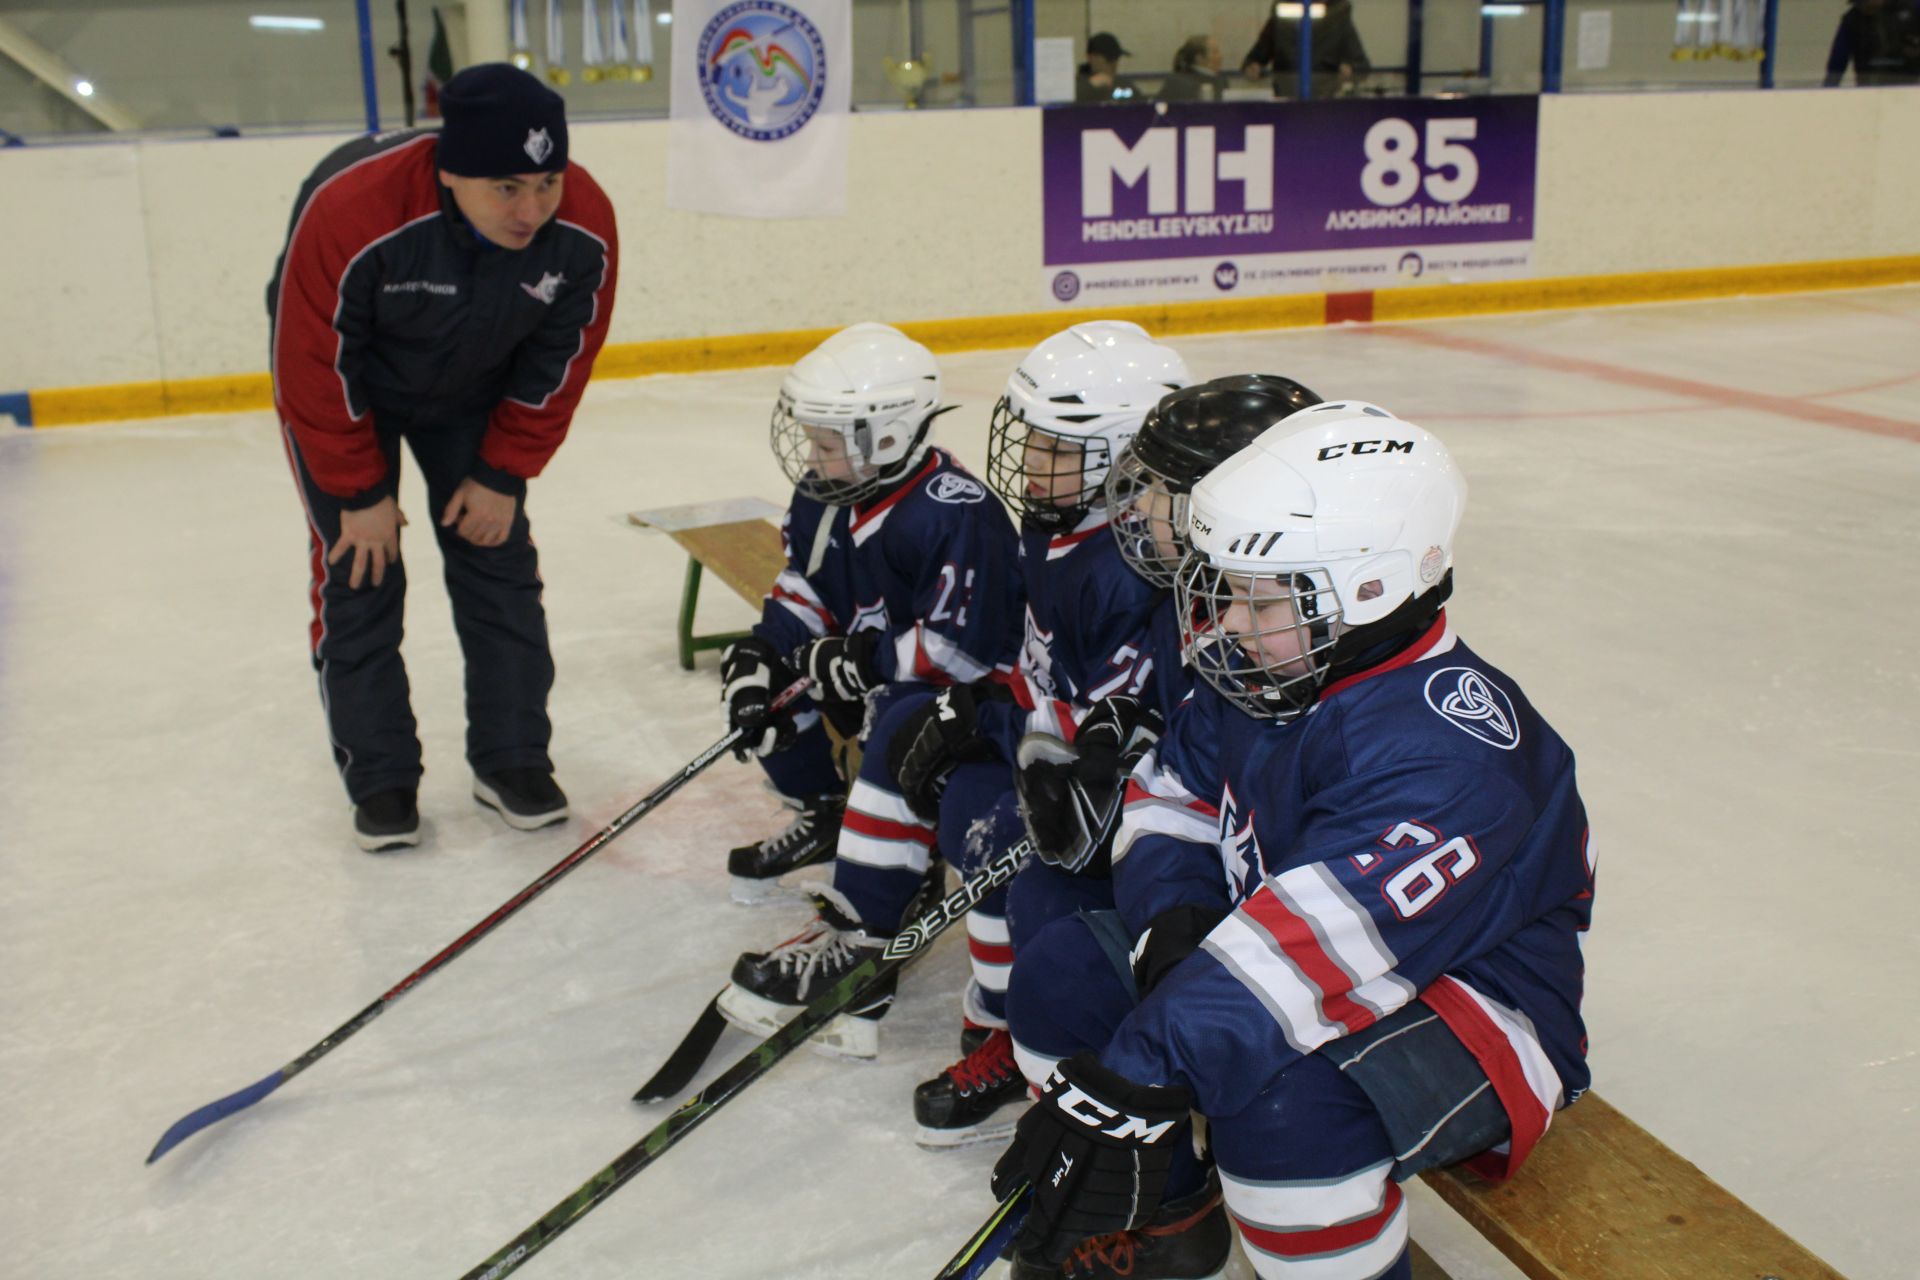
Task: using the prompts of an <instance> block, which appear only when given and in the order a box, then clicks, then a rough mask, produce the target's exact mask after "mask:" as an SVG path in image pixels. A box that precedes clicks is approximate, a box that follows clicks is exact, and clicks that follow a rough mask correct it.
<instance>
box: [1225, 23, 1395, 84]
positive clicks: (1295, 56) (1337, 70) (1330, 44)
mask: <svg viewBox="0 0 1920 1280" xmlns="http://www.w3.org/2000/svg"><path fill="white" fill-rule="evenodd" d="M1300 7H1301V6H1300V4H1299V3H1298V2H1297V0H1285V2H1284V3H1277V4H1275V5H1274V6H1273V14H1272V16H1271V17H1269V18H1268V19H1267V25H1265V26H1264V27H1262V28H1260V38H1259V39H1258V40H1255V41H1254V42H1253V48H1251V49H1249V50H1247V56H1246V57H1245V58H1244V59H1243V60H1242V61H1243V62H1244V63H1245V65H1244V66H1243V67H1242V68H1241V71H1242V72H1243V73H1244V74H1245V75H1246V77H1247V78H1248V79H1250V80H1257V79H1259V78H1260V76H1261V75H1263V74H1264V73H1265V72H1266V70H1267V68H1269V67H1271V68H1272V69H1273V96H1274V97H1276V98H1290V97H1292V96H1294V90H1295V88H1296V87H1297V86H1298V84H1299V75H1300V73H1299V68H1300V17H1299V14H1300ZM1313 7H1314V8H1315V9H1318V8H1320V5H1319V4H1317V3H1316V4H1314V5H1313ZM1283 11H1284V12H1286V13H1287V14H1288V15H1289V16H1288V17H1287V18H1286V19H1285V20H1284V21H1283V20H1282V19H1281V17H1280V15H1281V13H1282V12H1283ZM1372 65H1373V64H1372V63H1370V62H1368V61H1367V50H1366V47H1365V46H1364V45H1362V44H1361V43H1360V32H1359V31H1358V30H1357V29H1355V27H1354V25H1353V3H1352V0H1327V3H1326V8H1325V12H1324V15H1323V16H1319V17H1316V18H1314V20H1313V79H1312V85H1313V96H1314V97H1316V98H1337V97H1342V96H1345V95H1347V94H1350V93H1352V92H1353V91H1354V89H1355V88H1356V87H1357V86H1358V85H1359V83H1360V81H1361V80H1363V79H1364V78H1365V77H1366V74H1367V70H1368V68H1369V67H1371V66H1372Z"/></svg>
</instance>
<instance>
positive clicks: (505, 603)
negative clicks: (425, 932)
mask: <svg viewBox="0 0 1920 1280" xmlns="http://www.w3.org/2000/svg"><path fill="white" fill-rule="evenodd" d="M441 112H442V115H443V117H444V121H445V124H444V127H443V128H442V129H441V130H439V131H438V132H431V131H424V130H403V131H399V132H395V133H386V134H379V135H376V136H372V137H367V138H360V139H357V140H355V141H353V142H350V143H348V144H346V145H345V146H343V147H340V148H339V149H337V150H335V151H334V152H333V153H332V154H331V155H329V156H328V157H327V158H326V159H325V160H323V161H321V162H320V165H319V167H318V168H317V169H315V170H314V171H313V173H312V175H311V176H310V177H308V179H307V181H306V183H305V184H304V185H303V186H302V187H301V189H300V195H299V198H298V199H297V200H296V201H295V203H294V209H293V217H292V220H291V225H290V228H289V230H288V233H287V243H286V248H285V249H284V251H283V252H282V253H281V256H280V262H279V264H278V266H277V267H276V269H275V272H274V278H273V283H272V284H271V285H269V286H268V290H267V309H268V313H269V315H270V317H271V320H272V327H273V398H274V407H275V409H276V410H277V411H278V413H279V415H280V423H281V434H282V437H283V439H284V441H285V444H286V447H287V455H288V458H289V459H290V461H291V463H292V466H293V470H294V475H295V478H296V479H297V481H298V483H299V488H300V494H301V498H302V501H303V503H304V505H305V508H306V516H307V529H308V533H309V536H310V539H311V543H312V558H311V568H312V590H311V596H312V601H313V619H312V624H311V630H310V643H311V650H312V656H313V663H314V666H315V668H316V669H317V670H318V672H319V679H320V701H321V706H322V709H323V710H324V712H325V714H326V720H327V732H328V736H329V739H330V741H331V742H332V745H333V755H334V761H335V764H336V765H337V766H338V768H339V770H340V774H341V778H342V780H343V781H344V782H345V784H346V789H347V795H348V797H349V799H350V800H351V801H352V803H353V806H354V815H353V827H354V837H355V840H356V842H357V843H358V844H359V845H360V847H361V848H363V849H367V850H369V851H374V850H381V849H391V848H398V847H401V846H405V845H412V844H417V843H418V842H419V839H420V815H419V810H418V807H417V805H416V791H417V788H418V784H419V780H420V776H421V759H420V743H419V739H418V737H417V736H416V733H415V721H414V717H413V710H412V707H411V705H410V703H409V699H408V685H407V673H406V668H405V666H404V665H403V663H402V662H401V657H400V636H401V613H402V606H403V602H404V594H405V591H406V572H405V566H404V563H403V561H402V558H401V555H400V529H401V527H402V526H403V525H405V524H406V523H407V520H406V517H405V516H404V515H402V514H401V512H400V508H399V505H398V501H397V498H396V490H397V486H398V482H399V475H400V442H401V440H403V439H404V440H405V441H406V442H407V445H408V447H409V449H410V450H411V451H412V453H413V456H414V460H415V461H416V462H417V463H418V464H419V467H420V470H421V474H422V475H423V476H424V477H425V479H426V484H427V498H428V502H429V505H430V507H431V511H432V517H433V520H432V523H433V526H434V534H435V536H436V538H437V539H438V540H439V543H440V550H441V553H442V557H443V559H444V561H445V566H446V583H447V594H448V596H449V597H450V598H451V600H452V604H453V618H454V627H455V630H456V631H457V632H458V634H459V637H460V646H461V650H462V652H463V654H464V655H465V658H466V691H467V693H466V701H467V707H466V710H467V759H468V762H469V763H470V764H471V765H472V767H473V771H474V796H475V798H476V799H478V800H479V801H481V802H482V803H483V804H486V805H488V806H490V807H491V808H493V809H495V810H497V811H498V812H499V814H500V816H501V817H502V818H504V819H505V820H506V822H507V823H508V824H509V825H511V826H514V827H516V828H519V829H522V830H532V829H534V828H536V827H540V826H545V825H547V824H549V823H554V822H559V821H561V820H562V819H564V818H565V817H566V816H567V799H566V796H565V795H564V794H563V793H562V792H561V790H560V788H559V787H558V786H557V785H556V784H555V782H554V780H553V762H552V760H551V759H550V758H549V756H548V754H547V746H548V740H549V737H550V733H551V726H550V723H549V721H548V719H547V708H546V703H547V694H548V691H549V690H550V689H551V687H552V685H553V659H552V657H551V654H550V652H549V650H548V645H547V624H546V613H545V610H544V608H543V607H542V605H541V600H540V594H541V581H540V572H539V562H538V557H537V555H536V553H535V551H534V546H533V542H532V539H531V538H530V536H529V528H528V523H527V513H526V492H527V481H528V479H530V478H531V477H533V476H536V475H539V474H540V471H541V469H542V468H544V467H545V466H546V464H547V461H548V459H549V458H551V457H552V456H553V453H554V450H555V449H557V448H558V447H559V446H560V442H561V440H562V439H564V438H565V436H566V433H567V427H568V424H569V423H570V422H571V421H572V418H573V412H574V408H575V406H576V405H578V403H579V401H580V393H581V391H582V390H583V389H584V388H585V386H586V382H587V377H588V374H589V373H590V372H591V371H592V368H593V362H594V358H595V356H596V355H598V353H599V351H600V347H601V344H602V343H603V342H604V341H605V340H606V336H607V323H608V320H609V318H610V317H611V315H612V312H613V296H614V282H615V276H616V272H617V267H618V260H619V245H618V239H617V235H616V232H615V228H614V216H613V207H612V205H611V204H610V203H609V202H608V200H607V197H606V195H605V194H604V193H603V192H602V191H601V190H600V188H599V186H598V185H597V184H596V183H595V182H594V180H593V178H592V177H591V176H590V175H589V174H588V173H587V171H586V170H585V169H583V168H582V167H581V166H579V165H577V164H570V162H569V160H568V155H567V121H566V110H565V104H564V103H563V102H562V101H561V99H560V97H559V96H558V95H557V94H555V93H554V92H553V91H552V90H550V89H548V88H547V87H546V86H545V85H542V84H541V83H540V82H539V81H538V80H536V79H535V78H534V77H532V76H530V75H528V74H527V73H526V72H524V71H520V70H518V69H516V68H514V67H512V66H509V65H507V64H505V63H493V64H488V65H485V66H477V67H471V68H468V69H467V70H465V71H463V72H461V73H460V74H459V75H457V76H455V77H453V79H451V80H450V81H448V82H447V86H446V89H445V90H444V92H443V93H442V96H441Z"/></svg>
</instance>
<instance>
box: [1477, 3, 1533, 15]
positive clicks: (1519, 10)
mask: <svg viewBox="0 0 1920 1280" xmlns="http://www.w3.org/2000/svg"><path fill="white" fill-rule="evenodd" d="M1526 11H1527V6H1525V5H1523V4H1483V5H1481V6H1480V16H1481V17H1483V18H1517V17H1519V16H1520V15H1521V14H1523V13H1525V12H1526Z"/></svg>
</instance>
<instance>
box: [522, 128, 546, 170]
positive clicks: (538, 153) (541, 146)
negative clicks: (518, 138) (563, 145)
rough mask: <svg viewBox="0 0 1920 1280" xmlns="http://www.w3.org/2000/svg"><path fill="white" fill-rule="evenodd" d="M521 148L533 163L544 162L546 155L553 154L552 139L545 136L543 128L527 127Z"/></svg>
mask: <svg viewBox="0 0 1920 1280" xmlns="http://www.w3.org/2000/svg"><path fill="white" fill-rule="evenodd" d="M522 150H524V151H525V152H526V153H527V155H528V157H529V158H530V159H531V160H532V161H533V162H534V163H535V164H545V163H546V162H547V157H548V156H550V155H552V154H553V139H552V138H550V137H548V136H547V131H546V130H545V129H529V130H527V141H526V143H525V145H524V146H523V148H522Z"/></svg>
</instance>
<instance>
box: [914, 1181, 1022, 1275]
mask: <svg viewBox="0 0 1920 1280" xmlns="http://www.w3.org/2000/svg"><path fill="white" fill-rule="evenodd" d="M1027 1189H1028V1188H1027V1184H1026V1183H1024V1182H1023V1183H1021V1184H1020V1185H1019V1186H1018V1187H1016V1188H1015V1189H1014V1192H1013V1194H1012V1195H1010V1196H1008V1197H1007V1198H1006V1199H1005V1200H1002V1201H1001V1202H1000V1203H999V1204H997V1205H995V1206H994V1208H993V1212H992V1213H990V1214H988V1215H987V1220H986V1221H985V1222H983V1223H981V1224H980V1229H979V1230H977V1231H975V1232H974V1233H973V1237H972V1238H971V1239H969V1240H968V1241H967V1242H966V1243H965V1244H963V1245H961V1246H960V1252H958V1253H956V1254H954V1255H953V1257H951V1258H949V1259H947V1265H946V1266H944V1267H942V1268H940V1271H939V1273H938V1274H937V1275H935V1276H934V1277H933V1280H978V1278H979V1276H980V1275H981V1274H982V1273H984V1272H985V1271H986V1270H987V1268H989V1267H991V1266H992V1265H993V1264H994V1263H996V1262H998V1261H999V1260H1000V1258H1001V1256H1002V1255H1003V1254H1005V1253H1006V1251H1007V1246H1008V1244H1009V1243H1011V1241H1012V1240H1013V1237H1014V1233H1015V1232H1017V1231H1019V1230H1020V1228H1021V1227H1022V1226H1024V1225H1025V1224H1026V1221H1027V1210H1028V1209H1030V1208H1032V1207H1033V1206H1032V1205H1031V1204H1030V1203H1029V1200H1030V1197H1029V1196H1028V1195H1027Z"/></svg>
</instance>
